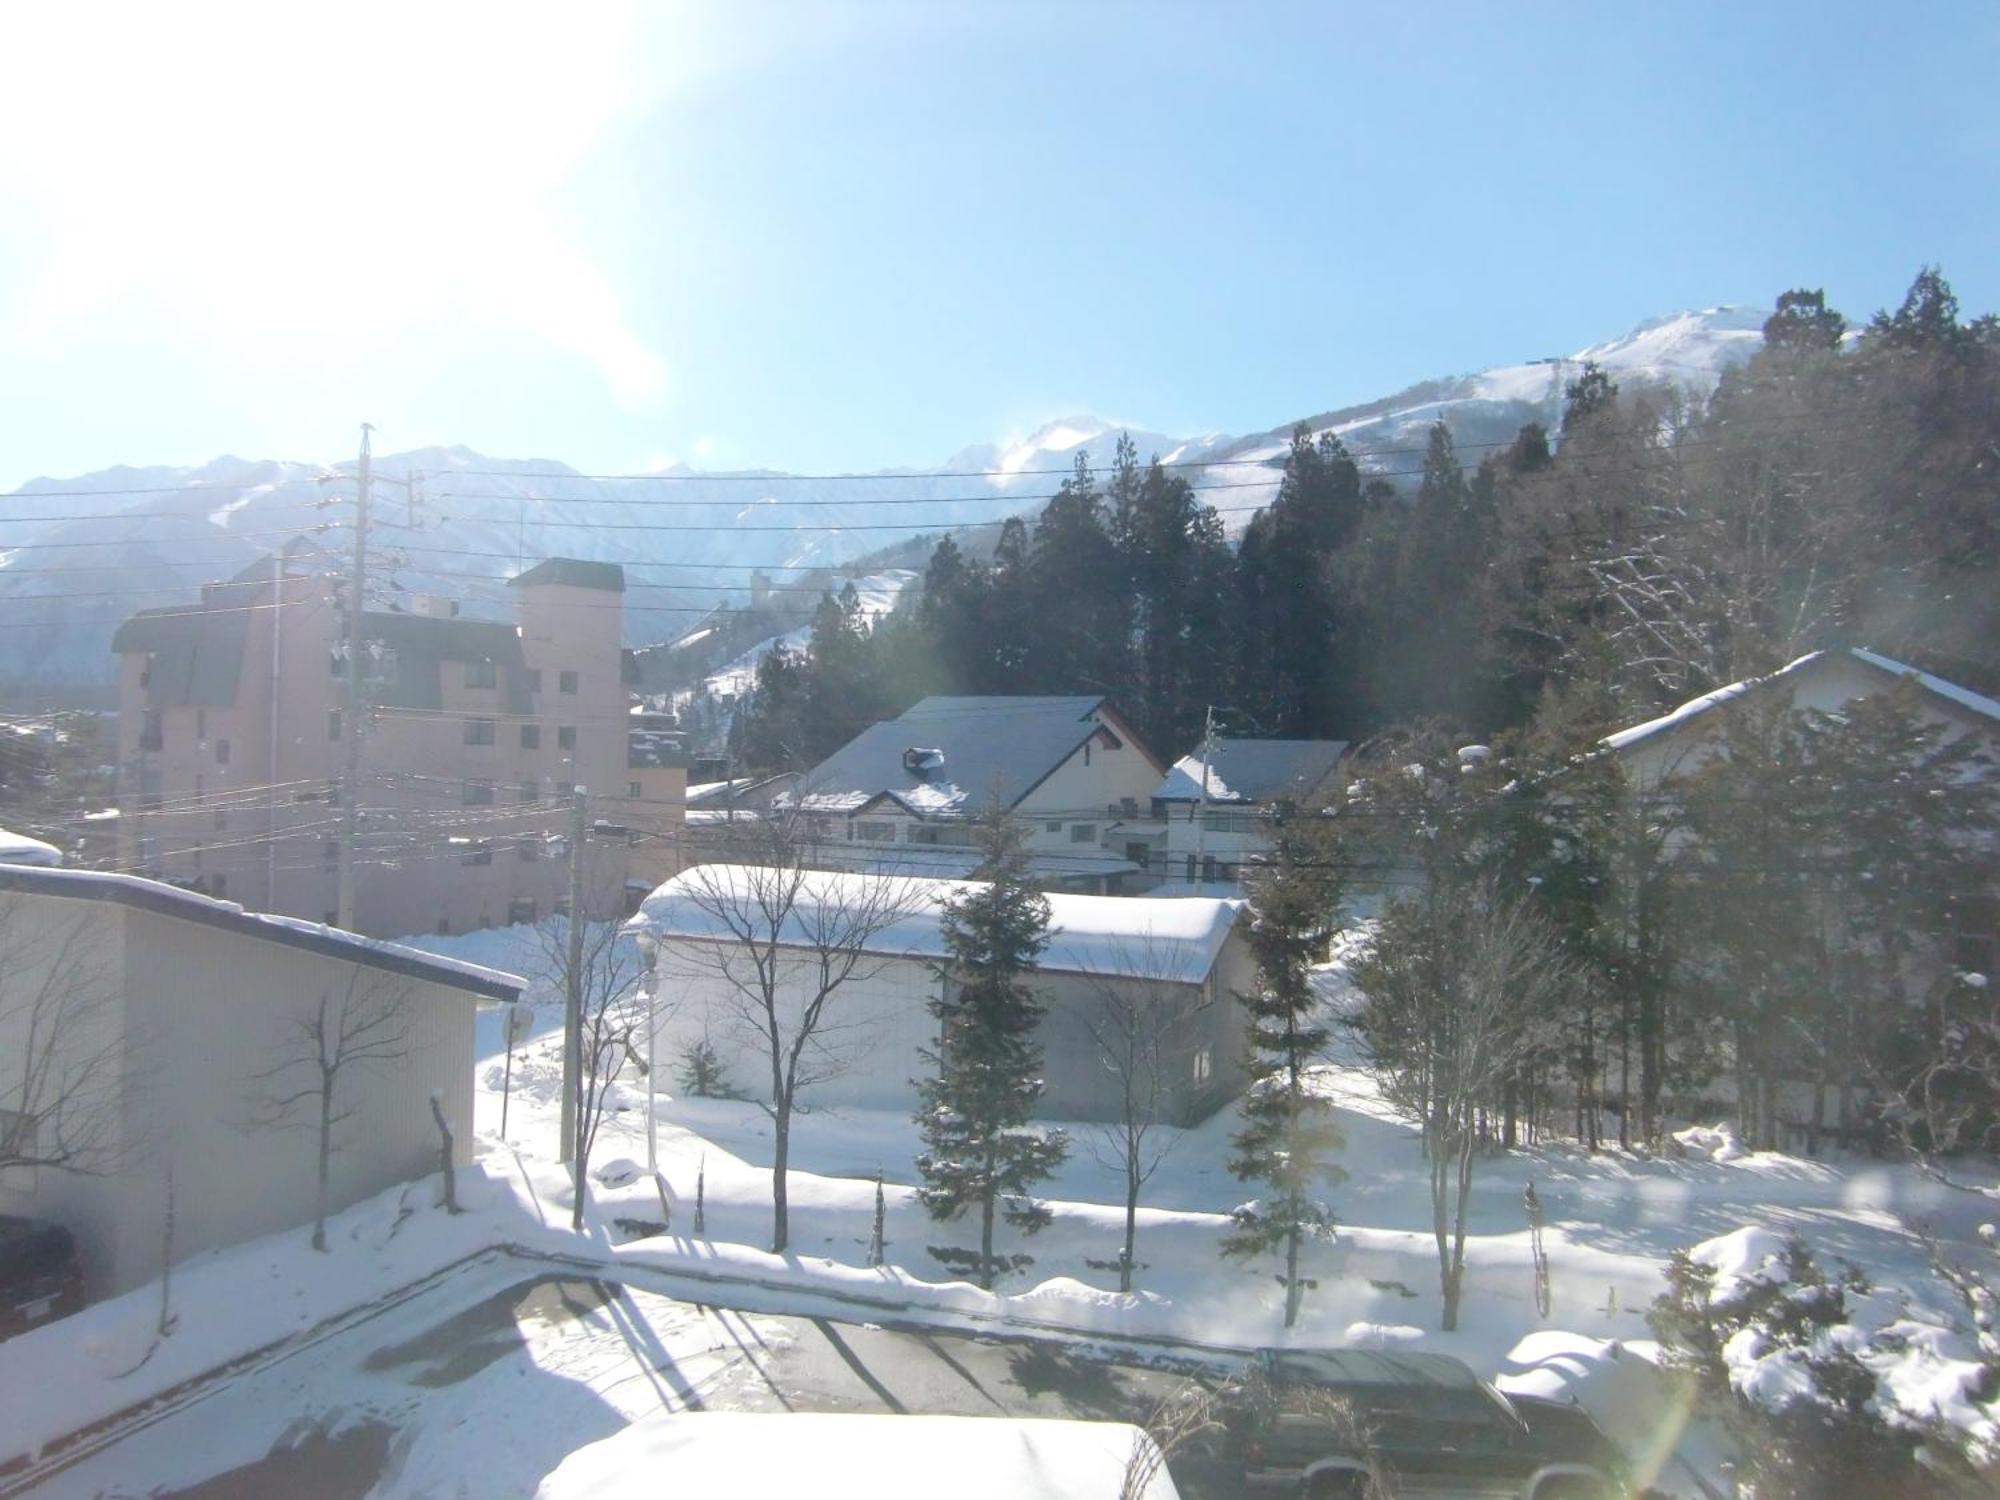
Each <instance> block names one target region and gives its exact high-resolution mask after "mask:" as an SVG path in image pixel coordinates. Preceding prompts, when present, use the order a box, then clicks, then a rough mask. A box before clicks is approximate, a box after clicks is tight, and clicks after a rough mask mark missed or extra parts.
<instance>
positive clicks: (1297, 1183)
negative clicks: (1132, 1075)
mask: <svg viewBox="0 0 2000 1500" xmlns="http://www.w3.org/2000/svg"><path fill="white" fill-rule="evenodd" d="M1324 827H1325V825H1323V824H1320V823H1318V822H1317V821H1316V820H1309V819H1305V818H1298V817H1290V816H1283V817H1281V819H1280V821H1279V823H1278V826H1277V828H1276V830H1275V844H1276V848H1275V850H1274V851H1273V854H1272V859H1271V864H1270V865H1269V867H1268V868H1267V869H1265V870H1264V871H1263V872H1262V873H1261V874H1259V875H1257V876H1256V877H1254V878H1253V879H1252V880H1251V882H1250V917H1251V922H1250V938H1249V941H1250V953H1251V956H1252V957H1253V958H1254V959H1255V961H1256V965H1257V987H1256V989H1254V990H1252V991H1251V992H1250V993H1248V994H1239V995H1238V996H1237V997H1236V998H1237V1000H1238V1001H1239V1002H1240V1003H1241V1004H1242V1005H1243V1006H1245V1007H1246V1008H1247V1009H1248V1010H1249V1012H1250V1056H1249V1058H1248V1059H1247V1067H1248V1072H1249V1077H1250V1086H1249V1089H1248V1091H1247V1092H1245V1094H1244V1096H1243V1102H1242V1104H1241V1105H1240V1110H1241V1115H1242V1125H1241V1127H1240V1128H1239V1129H1238V1130H1237V1132H1236V1134H1235V1135H1234V1136H1232V1137H1231V1138H1230V1146H1231V1148H1232V1153H1233V1154H1232V1155H1231V1156H1230V1159H1229V1170H1230V1173H1231V1174H1232V1175H1233V1176H1235V1177H1236V1178H1237V1179H1238V1180H1239V1181H1244V1182H1252V1181H1254V1182H1260V1183H1262V1184H1263V1185H1264V1188H1265V1191H1264V1193H1263V1195H1262V1196H1261V1197H1259V1198H1258V1199H1257V1200H1256V1201H1255V1202H1252V1203H1247V1204H1244V1205H1243V1206H1242V1207H1240V1208H1238V1209H1237V1210H1236V1211H1235V1212H1234V1213H1233V1214H1232V1215H1231V1217H1232V1218H1233V1219H1234V1221H1235V1223H1234V1227H1232V1228H1231V1229H1230V1230H1229V1232H1228V1233H1227V1234H1226V1235H1225V1236H1224V1237H1223V1241H1222V1252H1223V1254H1225V1255H1231V1256H1239V1257H1250V1256H1261V1255H1266V1254H1269V1253H1271V1252H1273V1251H1282V1252H1283V1254H1284V1257H1285V1269H1284V1271H1283V1272H1282V1273H1281V1274H1280V1276H1279V1278H1278V1280H1279V1283H1280V1284H1281V1285H1282V1286H1283V1287H1284V1289H1285V1326H1286V1327H1287V1328H1290V1327H1291V1326H1292V1325H1293V1324H1294V1323H1296V1322H1297V1321H1298V1317H1299V1306H1300V1304H1301V1303H1302V1302H1303V1301H1304V1298H1305V1293H1306V1289H1307V1287H1308V1286H1309V1285H1310V1284H1311V1283H1309V1282H1308V1281H1307V1280H1306V1279H1304V1278H1303V1277H1302V1276H1301V1275H1300V1272H1299V1251H1300V1249H1301V1248H1302V1247H1303V1246H1304V1244H1305V1242H1306V1241H1307V1240H1309V1239H1312V1238H1315V1237H1319V1236H1322V1235H1324V1234H1326V1233H1327V1232H1329V1231H1330V1229H1331V1228H1332V1225H1333V1215H1332V1212H1331V1211H1330V1210H1329V1208H1328V1207H1327V1205H1326V1203H1325V1202H1324V1201H1323V1200H1322V1199H1321V1198H1320V1197H1319V1196H1318V1195H1319V1193H1320V1192H1321V1191H1322V1190H1323V1189H1325V1188H1327V1187H1329V1186H1331V1185H1332V1184H1334V1183H1336V1182H1338V1181H1339V1180H1340V1179H1341V1178H1342V1177H1343V1176H1345V1174H1344V1173H1343V1172H1342V1171H1341V1170H1340V1168H1339V1166H1338V1165H1337V1164H1336V1163H1335V1162H1334V1161H1333V1160H1332V1157H1333V1154H1334V1153H1335V1152H1336V1151H1338V1150H1339V1149H1340V1148H1341V1146H1342V1144H1343V1137H1342V1135H1341V1131H1340V1126H1339V1124H1338V1123H1337V1122H1336V1121H1335V1120H1334V1117H1333V1106H1332V1104H1331V1103H1329V1102H1328V1101H1327V1100H1326V1099H1325V1098H1324V1097H1323V1096H1321V1095H1320V1094H1317V1093H1315V1092H1314V1091H1313V1089H1312V1086H1311V1080H1310V1078H1309V1076H1308V1075H1309V1070H1310V1069H1311V1068H1312V1066H1313V1064H1314V1063H1315V1062H1317V1061H1318V1060H1319V1058H1320V1055H1321V1054H1322V1053H1323V1052H1324V1051H1325V1050H1326V1044H1327V1032H1326V1028H1325V1027H1324V1026H1322V1025H1320V1024H1319V1022H1318V1020H1317V1018H1316V1017H1315V1015H1314V1011H1315V1007H1316V996H1315V995H1314V992H1313V988H1312V982H1311V976H1310V971H1311V968H1312V966H1313V964H1315V963H1316V962H1318V961H1319V960H1320V959H1321V958H1323V957H1324V956H1325V953H1326V945H1327V942H1328V940H1329V939H1330V938H1331V937H1332V935H1333V931H1334V924H1335V921H1336V920H1337V914H1338V910H1339V906H1340V880H1339V876H1338V874H1337V868H1336V862H1335V860H1334V858H1333V854H1334V850H1333V847H1332V841H1331V839H1330V838H1329V837H1328V836H1327V835H1326V834H1325V833H1324V832H1323V829H1324Z"/></svg>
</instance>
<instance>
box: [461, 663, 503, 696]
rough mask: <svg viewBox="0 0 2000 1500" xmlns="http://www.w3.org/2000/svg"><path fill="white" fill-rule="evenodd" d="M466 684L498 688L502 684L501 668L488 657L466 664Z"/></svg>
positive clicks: (471, 686)
mask: <svg viewBox="0 0 2000 1500" xmlns="http://www.w3.org/2000/svg"><path fill="white" fill-rule="evenodd" d="M465 685H466V686H467V687H469V688H496V687H498V686H500V669H499V668H498V667H496V666H494V665H493V663H492V661H491V660H489V659H488V658H486V657H481V658H480V659H479V660H478V661H469V662H467V663H466V664H465Z"/></svg>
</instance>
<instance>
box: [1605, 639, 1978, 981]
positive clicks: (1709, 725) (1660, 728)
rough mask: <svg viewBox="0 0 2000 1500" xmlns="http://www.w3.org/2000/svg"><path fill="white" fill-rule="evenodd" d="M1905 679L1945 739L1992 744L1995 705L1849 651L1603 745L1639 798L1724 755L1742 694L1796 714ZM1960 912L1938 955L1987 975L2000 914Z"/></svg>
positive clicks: (1757, 680) (1792, 666)
mask: <svg viewBox="0 0 2000 1500" xmlns="http://www.w3.org/2000/svg"><path fill="white" fill-rule="evenodd" d="M1903 680H1908V681H1911V682H1914V683H1915V684H1916V685H1917V687H1918V688H1920V689H1921V692H1920V693H1919V695H1918V703H1919V706H1920V711H1921V713H1922V714H1923V717H1924V718H1925V719H1927V720H1929V721H1930V722H1931V723H1934V724H1939V725H1942V726H1943V727H1944V729H1945V732H1946V733H1947V734H1948V735H1952V736H1957V735H1965V734H1976V735H1980V736H1982V737H1983V738H1985V739H1986V740H1987V741H1988V742H1989V744H1990V743H1992V742H1993V741H1994V740H1995V739H1996V737H2000V701H1995V700H1994V699H1992V698H1989V697H1987V696H1985V695H1984V694H1983V693H1975V692H1973V691H1972V690H1971V689H1970V688H1966V687H1961V686H1960V685H1959V684H1957V683H1955V682H1951V681H1948V680H1946V679H1945V678H1942V677H1938V676H1934V675H1933V674H1931V673H1929V672H1920V671H1918V670H1917V669H1916V668H1915V667H1911V666H1908V665H1906V664H1905V663H1903V662H1900V661H1896V660H1894V659H1893V658H1891V657H1887V656H1883V655H1881V654H1880V653H1878V652H1874V651H1869V650H1865V649H1863V648H1862V647H1859V646H1848V647H1839V648H1834V649H1829V650H1824V651H1813V652H1809V653H1807V654H1806V655H1804V656H1801V657H1799V658H1798V659H1796V660H1795V661H1791V662H1788V663H1786V664H1785V665H1784V666H1782V667H1780V668H1778V669H1777V670H1776V671H1774V672H1769V673H1766V674H1765V675H1764V676H1762V677H1750V678H1745V679H1744V680H1743V681H1741V682H1732V683H1729V684H1727V685H1725V686H1723V687H1719V688H1717V689H1715V690H1714V691H1713V692H1710V693H1704V694H1703V695H1702V696H1700V697H1699V698H1691V699H1689V700H1688V701H1687V702H1686V703H1683V704H1681V705H1680V706H1679V707H1678V708H1675V709H1672V710H1670V711H1669V712H1667V713H1664V714H1661V715H1660V716H1659V717H1657V718H1654V719H1648V720H1647V721H1646V722H1644V723H1642V724H1634V725H1632V726H1631V727H1630V728H1627V729H1621V730H1619V731H1618V732H1617V733H1615V734H1610V735H1607V736H1605V738H1604V741H1603V744H1604V746H1605V748H1606V749H1607V750H1610V751H1612V752H1614V753H1616V754H1617V756H1618V757H1619V758H1620V760H1622V761H1623V762H1624V764H1625V768H1626V774H1627V775H1628V776H1629V777H1630V779H1631V781H1632V784H1633V785H1634V787H1635V788H1637V789H1638V790H1639V791H1640V792H1642V793H1643V792H1647V791H1651V790H1655V789H1657V788H1659V787H1660V786H1662V785H1663V784H1665V783H1667V782H1670V781H1672V780H1673V779H1674V778H1675V777H1679V776H1687V775H1691V774H1693V773H1694V772H1696V771H1698V770H1700V769H1701V767H1702V766H1704V765H1706V764H1707V763H1708V762H1709V761H1710V760H1712V759H1713V758H1714V757H1715V756H1717V755H1718V754H1720V753H1722V752H1721V746H1722V744H1723V739H1724V735H1723V731H1724V727H1725V722H1726V717H1727V716H1726V714H1724V713H1723V712H1722V710H1723V709H1724V708H1725V707H1726V706H1727V705H1728V704H1730V703H1733V702H1735V701H1737V700H1739V699H1742V698H1744V697H1745V696H1746V695H1751V694H1773V693H1781V694H1783V695H1784V697H1785V701H1786V702H1787V703H1789V705H1790V706H1791V707H1792V708H1794V709H1818V710H1820V711H1822V712H1832V711H1834V710H1837V709H1839V708H1840V707H1841V706H1842V705H1843V704H1847V703H1851V702H1853V701H1854V700H1855V699H1857V698H1862V697H1865V696H1867V695H1869V694H1871V693H1879V692H1882V691H1884V690H1885V689H1887V688H1889V687H1892V686H1894V685H1895V684H1896V683H1897V682H1899V681H1903ZM1963 910H1964V913H1965V915H1964V920H1965V922H1966V923H1967V926H1966V928H1965V929H1964V930H1963V931H1961V932H1960V933H1959V934H1958V935H1957V936H1956V938H1955V939H1954V941H1953V943H1952V944H1951V951H1950V952H1948V953H1946V954H1944V955H1942V957H1943V958H1944V959H1945V960H1946V961H1948V962H1950V963H1952V965H1953V966H1954V967H1956V968H1958V969H1962V970H1969V971H1971V972H1974V973H1979V974H1992V973H1993V972H1994V971H1995V964H1996V957H2000V911H1996V906H1995V903H1994V902H1993V901H1991V900H1990V899H1989V900H1975V901H1968V902H1966V903H1964V905H1963Z"/></svg>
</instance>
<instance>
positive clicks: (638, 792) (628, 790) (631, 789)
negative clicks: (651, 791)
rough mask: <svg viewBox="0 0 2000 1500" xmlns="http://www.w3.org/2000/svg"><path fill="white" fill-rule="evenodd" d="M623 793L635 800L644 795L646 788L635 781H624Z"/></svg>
mask: <svg viewBox="0 0 2000 1500" xmlns="http://www.w3.org/2000/svg"><path fill="white" fill-rule="evenodd" d="M625 795H626V796H628V797H630V798H632V799H633V800H634V801H635V802H636V801H638V800H639V799H640V798H642V797H644V796H645V795H646V789H645V788H644V787H643V786H641V785H640V784H639V783H638V782H636V781H628V782H626V783H625Z"/></svg>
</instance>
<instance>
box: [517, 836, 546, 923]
mask: <svg viewBox="0 0 2000 1500" xmlns="http://www.w3.org/2000/svg"><path fill="white" fill-rule="evenodd" d="M515 852H516V853H517V854H519V855H520V857H521V863H522V864H524V865H531V864H533V863H534V862H535V861H536V860H538V859H540V858H541V857H542V840H541V837H540V836H539V835H533V836H530V837H528V838H525V839H522V840H521V843H520V846H519V847H518V848H517V849H516V850H515ZM528 920H529V921H531V922H532V921H533V920H534V918H532V917H530V918H529V919H528Z"/></svg>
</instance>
